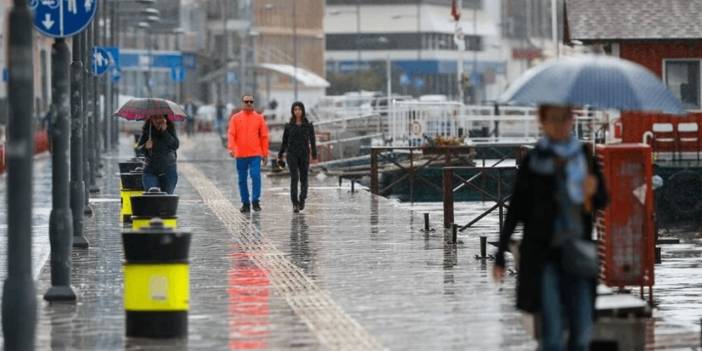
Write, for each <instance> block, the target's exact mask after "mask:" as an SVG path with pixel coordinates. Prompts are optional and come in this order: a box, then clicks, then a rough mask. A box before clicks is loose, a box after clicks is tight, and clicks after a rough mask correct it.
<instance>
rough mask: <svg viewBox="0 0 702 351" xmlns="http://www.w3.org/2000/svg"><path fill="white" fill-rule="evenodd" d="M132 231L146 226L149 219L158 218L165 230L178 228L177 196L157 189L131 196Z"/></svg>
mask: <svg viewBox="0 0 702 351" xmlns="http://www.w3.org/2000/svg"><path fill="white" fill-rule="evenodd" d="M131 206H132V229H133V230H138V229H140V228H143V227H145V226H148V224H149V221H150V220H151V218H154V217H159V218H161V220H162V221H163V225H164V226H165V227H167V228H173V229H175V228H176V227H177V226H178V217H176V213H177V212H178V195H170V194H166V193H164V192H162V191H161V189H159V188H151V189H149V190H148V191H146V192H144V193H143V194H139V195H138V196H132V198H131Z"/></svg>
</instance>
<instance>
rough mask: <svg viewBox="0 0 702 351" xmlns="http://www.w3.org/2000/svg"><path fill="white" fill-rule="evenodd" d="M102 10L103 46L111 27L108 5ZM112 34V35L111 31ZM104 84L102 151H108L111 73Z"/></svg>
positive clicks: (110, 124) (110, 137) (107, 75)
mask: <svg viewBox="0 0 702 351" xmlns="http://www.w3.org/2000/svg"><path fill="white" fill-rule="evenodd" d="M98 10H100V15H101V16H100V18H101V19H102V41H101V44H102V45H103V46H107V44H108V41H107V32H108V30H109V27H108V26H107V6H100V7H99V8H98ZM110 35H112V34H111V33H110ZM103 80H104V84H103V92H104V93H103V96H104V97H103V105H102V107H103V110H102V111H103V112H102V118H103V124H104V125H103V126H104V128H102V151H103V152H107V151H108V150H109V149H110V144H111V143H112V141H111V139H112V130H111V129H112V121H111V120H110V119H109V118H108V115H109V113H110V108H111V101H110V99H109V96H110V94H111V89H110V85H111V84H110V79H109V73H106V74H105V78H104V79H103Z"/></svg>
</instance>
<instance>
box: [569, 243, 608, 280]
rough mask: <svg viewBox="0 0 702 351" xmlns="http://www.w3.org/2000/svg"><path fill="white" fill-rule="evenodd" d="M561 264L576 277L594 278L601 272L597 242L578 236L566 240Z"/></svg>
mask: <svg viewBox="0 0 702 351" xmlns="http://www.w3.org/2000/svg"><path fill="white" fill-rule="evenodd" d="M561 266H562V267H563V270H564V271H565V272H567V273H569V274H572V275H574V276H576V277H580V278H588V279H594V278H595V277H597V275H598V274H599V273H600V260H599V256H598V253H597V244H595V243H594V242H592V241H590V240H584V239H578V238H573V239H570V240H566V241H565V242H564V243H563V245H562V246H561Z"/></svg>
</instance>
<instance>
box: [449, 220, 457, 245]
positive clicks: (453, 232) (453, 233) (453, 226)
mask: <svg viewBox="0 0 702 351" xmlns="http://www.w3.org/2000/svg"><path fill="white" fill-rule="evenodd" d="M457 242H458V224H455V223H454V224H451V241H449V243H450V244H456V243H457Z"/></svg>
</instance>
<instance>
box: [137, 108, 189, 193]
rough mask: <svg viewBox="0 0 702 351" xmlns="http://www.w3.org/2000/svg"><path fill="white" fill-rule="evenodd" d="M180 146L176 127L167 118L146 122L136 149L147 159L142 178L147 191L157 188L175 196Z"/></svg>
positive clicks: (160, 117) (153, 117) (152, 118)
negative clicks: (177, 153) (177, 152)
mask: <svg viewBox="0 0 702 351" xmlns="http://www.w3.org/2000/svg"><path fill="white" fill-rule="evenodd" d="M178 146H180V141H179V140H178V135H177V134H176V131H175V126H174V125H173V122H171V121H169V120H168V118H167V116H152V117H151V118H149V119H148V120H146V122H144V126H143V127H142V129H141V138H140V139H139V141H138V142H137V146H136V148H137V149H140V150H142V151H143V153H144V156H145V157H146V162H145V166H144V175H143V176H142V183H143V184H144V189H145V190H149V189H150V188H154V187H156V188H160V189H161V191H164V192H166V193H169V194H173V191H175V187H176V183H178V170H177V168H176V158H177V155H176V150H178Z"/></svg>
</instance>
